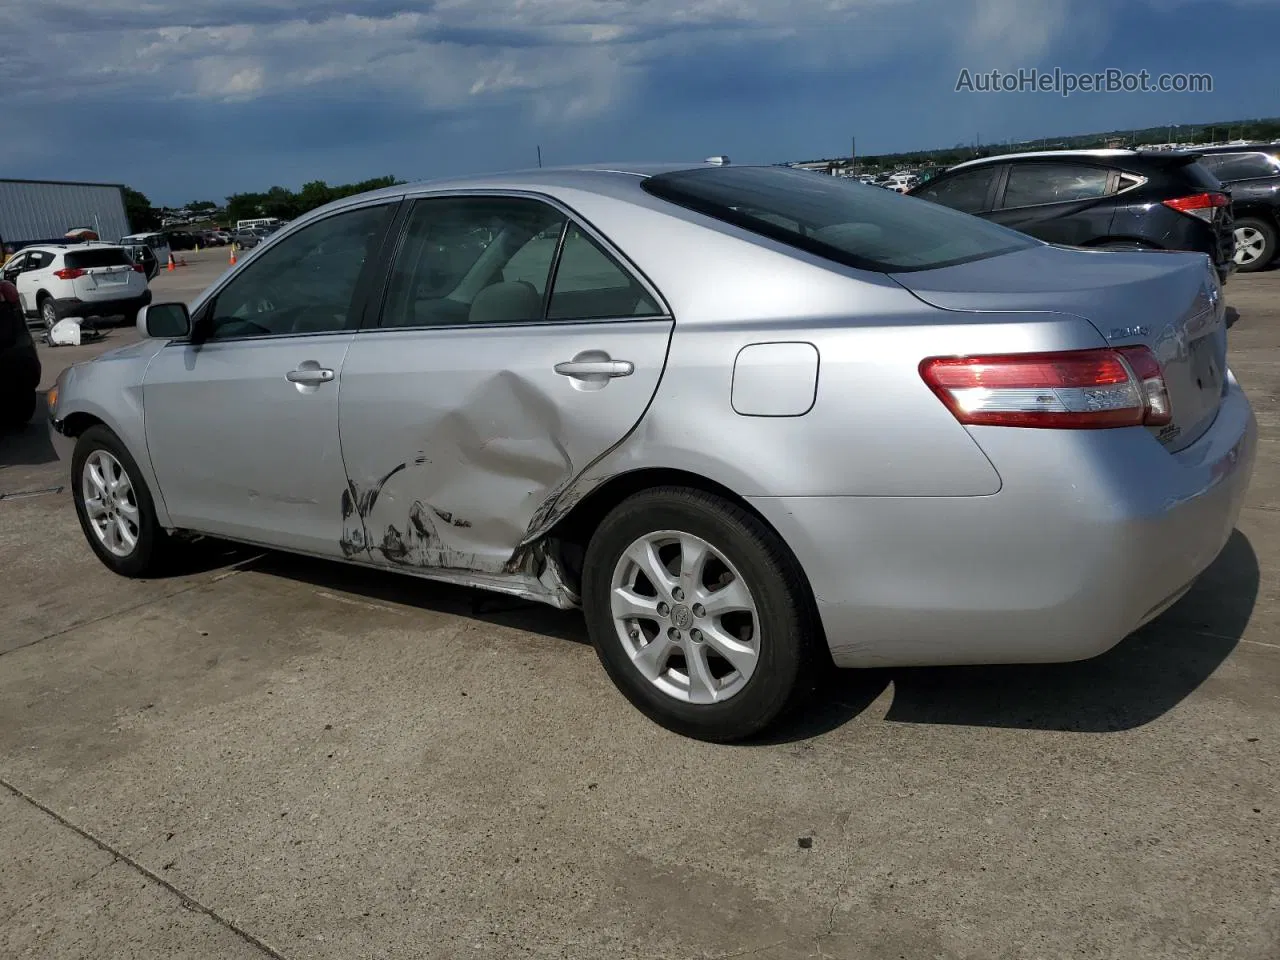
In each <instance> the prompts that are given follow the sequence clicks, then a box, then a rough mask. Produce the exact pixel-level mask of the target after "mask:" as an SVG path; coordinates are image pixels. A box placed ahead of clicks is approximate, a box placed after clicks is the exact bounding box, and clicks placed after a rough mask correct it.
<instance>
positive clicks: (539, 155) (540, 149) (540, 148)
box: [538, 144, 542, 169]
mask: <svg viewBox="0 0 1280 960" xmlns="http://www.w3.org/2000/svg"><path fill="white" fill-rule="evenodd" d="M538 169H542V144H538Z"/></svg>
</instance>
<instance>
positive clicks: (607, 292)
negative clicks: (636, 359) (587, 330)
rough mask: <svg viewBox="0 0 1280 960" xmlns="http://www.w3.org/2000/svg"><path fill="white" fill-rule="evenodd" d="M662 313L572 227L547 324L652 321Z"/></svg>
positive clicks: (627, 275)
mask: <svg viewBox="0 0 1280 960" xmlns="http://www.w3.org/2000/svg"><path fill="white" fill-rule="evenodd" d="M661 312H662V310H661V309H660V308H659V307H658V305H657V304H656V303H654V302H653V298H652V297H651V296H650V295H649V293H648V291H646V290H645V288H644V287H642V286H641V285H640V283H639V282H638V281H637V280H636V279H635V277H633V276H631V274H630V273H628V272H627V271H626V270H624V269H623V268H622V267H621V266H620V265H619V264H618V262H617V261H616V260H614V259H613V257H611V256H609V254H608V253H606V252H605V251H604V250H603V249H601V247H600V245H599V244H597V243H596V242H595V240H593V239H592V238H591V237H589V236H588V235H587V234H585V233H583V232H582V231H581V230H580V229H579V228H578V227H577V226H576V225H571V226H570V227H569V229H568V232H567V233H566V234H565V238H564V247H563V249H562V250H561V253H560V262H559V263H558V264H557V265H556V278H555V282H554V284H553V285H552V288H551V303H550V307H549V309H548V311H547V318H548V319H549V320H603V319H608V318H611V317H640V316H645V317H652V316H656V315H658V314H660V313H661Z"/></svg>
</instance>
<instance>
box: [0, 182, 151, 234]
mask: <svg viewBox="0 0 1280 960" xmlns="http://www.w3.org/2000/svg"><path fill="white" fill-rule="evenodd" d="M77 227H88V228H89V229H90V230H92V231H94V233H96V234H97V235H98V236H99V237H101V238H102V239H103V240H108V241H115V240H119V239H120V238H121V237H123V236H127V235H128V233H129V217H128V216H127V215H126V213H125V209H124V188H123V187H121V186H120V185H119V184H111V183H73V182H68V181H62V180H0V244H3V245H4V246H14V247H19V246H25V245H27V244H31V243H38V242H42V241H49V240H60V239H62V238H63V237H64V236H65V235H66V233H67V231H68V230H74V229H76V228H77Z"/></svg>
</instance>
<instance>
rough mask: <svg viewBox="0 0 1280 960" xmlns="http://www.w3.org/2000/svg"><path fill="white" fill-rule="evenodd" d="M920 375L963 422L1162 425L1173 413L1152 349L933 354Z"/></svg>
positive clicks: (1088, 426)
mask: <svg viewBox="0 0 1280 960" xmlns="http://www.w3.org/2000/svg"><path fill="white" fill-rule="evenodd" d="M920 376H922V377H923V378H924V381H925V383H927V384H928V385H929V387H930V388H931V389H932V390H933V392H934V393H936V394H937V395H938V398H939V399H941V400H942V402H943V403H945V404H946V405H947V408H948V409H949V410H950V411H951V412H952V414H954V415H955V417H956V419H957V420H959V421H960V422H961V423H964V424H973V425H978V426H997V427H1040V428H1058V429H1096V428H1100V427H1137V426H1142V425H1143V424H1147V425H1150V426H1160V425H1162V424H1166V423H1168V422H1169V419H1170V416H1171V412H1172V411H1171V409H1170V405H1169V393H1168V390H1167V389H1166V388H1165V382H1164V376H1163V375H1162V373H1161V371H1160V363H1159V361H1157V360H1156V358H1155V355H1154V354H1153V353H1152V352H1151V351H1150V350H1149V349H1148V348H1146V347H1124V348H1121V349H1116V350H1113V349H1100V350H1071V351H1064V352H1060V353H1012V354H999V355H992V356H982V357H931V358H929V359H927V360H925V361H923V362H922V363H921V364H920Z"/></svg>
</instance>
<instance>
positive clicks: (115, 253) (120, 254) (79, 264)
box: [64, 247, 130, 270]
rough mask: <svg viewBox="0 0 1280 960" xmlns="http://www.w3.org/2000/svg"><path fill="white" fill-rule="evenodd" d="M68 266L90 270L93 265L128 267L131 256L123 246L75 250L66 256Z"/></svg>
mask: <svg viewBox="0 0 1280 960" xmlns="http://www.w3.org/2000/svg"><path fill="white" fill-rule="evenodd" d="M64 260H65V261H66V265H67V266H68V267H73V268H77V269H80V270H89V269H91V268H93V267H127V266H129V265H130V263H129V257H128V255H127V254H126V253H125V252H124V249H123V248H122V247H106V248H102V249H98V250H75V251H72V252H71V253H68V254H67V255H66V257H65V258H64Z"/></svg>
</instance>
